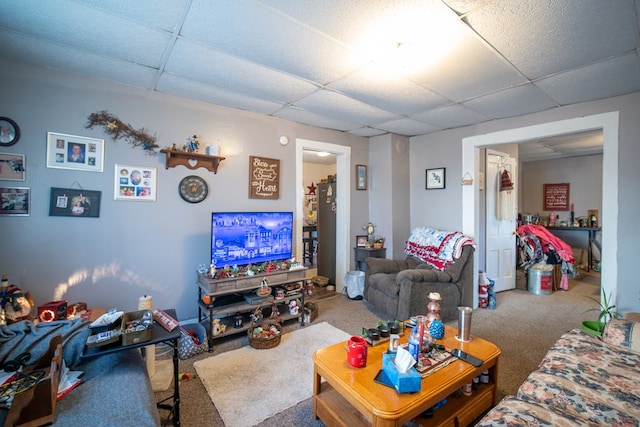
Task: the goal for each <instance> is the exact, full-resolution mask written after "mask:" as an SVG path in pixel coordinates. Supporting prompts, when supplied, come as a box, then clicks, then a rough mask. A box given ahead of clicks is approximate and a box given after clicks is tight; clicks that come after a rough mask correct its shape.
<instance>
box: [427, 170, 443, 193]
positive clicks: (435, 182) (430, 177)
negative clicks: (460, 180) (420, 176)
mask: <svg viewBox="0 0 640 427" xmlns="http://www.w3.org/2000/svg"><path fill="white" fill-rule="evenodd" d="M445 174H446V168H437V169H427V177H426V188H427V190H438V189H443V188H445V177H446V175H445Z"/></svg>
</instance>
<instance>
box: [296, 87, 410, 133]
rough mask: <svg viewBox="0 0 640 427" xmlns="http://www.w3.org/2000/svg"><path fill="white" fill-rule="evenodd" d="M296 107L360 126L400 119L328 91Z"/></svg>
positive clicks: (307, 98)
mask: <svg viewBox="0 0 640 427" xmlns="http://www.w3.org/2000/svg"><path fill="white" fill-rule="evenodd" d="M295 105H296V106H297V107H300V108H303V109H305V110H309V111H315V112H317V113H320V114H324V115H326V116H328V117H333V118H336V119H340V120H347V121H349V122H352V123H358V124H360V125H369V124H371V123H372V122H380V121H388V120H394V119H397V118H399V117H400V116H399V115H397V114H393V113H390V112H388V111H384V110H380V109H379V108H375V107H372V106H370V105H367V104H364V103H362V102H359V101H356V100H355V99H351V98H348V97H346V96H344V95H341V94H339V93H336V92H331V91H328V90H321V91H318V92H315V93H313V94H311V95H309V96H307V97H306V98H304V99H301V100H300V101H298V102H296V103H295Z"/></svg>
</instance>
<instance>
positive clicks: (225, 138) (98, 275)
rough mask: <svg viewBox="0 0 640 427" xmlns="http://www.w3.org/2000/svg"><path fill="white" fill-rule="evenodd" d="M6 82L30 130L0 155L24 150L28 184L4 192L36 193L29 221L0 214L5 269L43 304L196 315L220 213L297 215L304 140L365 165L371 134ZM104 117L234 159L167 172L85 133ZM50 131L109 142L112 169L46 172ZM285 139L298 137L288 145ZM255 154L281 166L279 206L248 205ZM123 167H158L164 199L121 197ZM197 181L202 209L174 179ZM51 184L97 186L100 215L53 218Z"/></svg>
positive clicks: (22, 70) (110, 87)
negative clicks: (198, 280) (117, 185)
mask: <svg viewBox="0 0 640 427" xmlns="http://www.w3.org/2000/svg"><path fill="white" fill-rule="evenodd" d="M0 76H1V78H0V93H2V111H1V112H0V115H2V116H8V117H11V118H12V119H14V120H15V121H16V122H17V123H18V124H19V126H20V128H21V130H22V138H21V139H20V141H19V142H18V143H17V144H16V145H14V146H12V147H3V148H2V150H0V151H2V152H7V153H20V154H25V155H26V166H27V173H26V181H24V182H18V181H0V185H2V186H5V187H29V188H31V193H32V200H31V215H30V216H29V217H0V240H1V241H2V243H3V244H2V251H1V257H0V272H2V273H6V274H8V275H9V279H10V281H11V282H12V283H15V284H16V285H18V286H19V287H21V288H22V289H24V290H25V291H26V290H29V291H31V292H32V293H33V296H34V298H35V300H36V302H37V303H44V302H46V301H50V300H53V299H62V298H63V299H67V300H69V302H77V301H84V302H87V304H89V305H90V306H102V307H105V308H110V307H118V308H119V309H122V310H132V309H136V308H137V303H138V298H139V297H140V296H142V295H145V294H148V295H151V296H152V297H153V302H154V306H156V307H160V308H163V307H164V308H170V307H175V308H176V309H177V313H178V316H179V318H180V319H187V318H194V317H195V316H196V315H197V306H196V299H197V286H196V285H195V270H196V267H197V265H198V264H199V263H206V262H208V259H209V245H210V243H209V241H210V237H209V233H210V214H211V212H212V211H233V210H289V211H294V212H295V211H296V206H295V192H296V191H298V190H299V188H300V183H296V182H295V169H296V167H295V142H294V141H295V140H296V138H305V139H309V140H314V141H323V142H328V143H333V144H339V145H348V146H351V147H352V155H351V159H352V162H353V164H356V163H360V164H366V163H367V160H368V149H367V139H365V138H361V137H356V136H353V135H348V134H346V133H342V132H335V131H329V130H324V129H319V128H314V127H310V126H304V125H299V124H296V123H293V122H288V121H285V120H280V119H275V118H272V117H268V116H265V115H261V114H255V113H249V112H244V111H240V110H233V109H229V108H223V107H217V106H212V105H207V104H203V103H199V102H193V101H188V100H185V99H180V98H177V97H172V96H167V95H163V94H158V93H152V92H148V91H143V90H139V89H135V88H131V87H126V86H121V85H116V84H111V83H107V82H101V81H96V80H89V79H85V78H81V77H77V76H74V75H70V74H62V73H58V72H55V71H48V70H43V69H38V68H33V67H30V66H26V65H23V64H15V63H4V64H3V66H2V69H0ZM100 110H108V111H109V112H111V113H112V114H115V115H116V116H118V117H119V118H120V119H121V120H122V121H124V122H126V123H130V124H131V125H132V126H133V127H134V128H136V129H139V128H142V127H144V128H146V129H147V130H148V131H149V132H150V133H152V134H155V135H156V136H157V138H158V144H159V145H160V146H161V147H168V146H170V145H171V144H172V143H174V142H176V143H179V144H181V143H182V142H184V141H185V140H186V138H188V137H189V136H190V135H193V134H196V135H198V136H199V137H200V139H201V142H204V143H205V144H206V143H207V142H208V143H217V142H219V144H220V145H221V147H222V153H221V155H222V156H225V157H226V160H223V161H222V162H221V164H220V167H219V168H218V173H217V174H213V173H211V172H209V171H207V170H205V169H202V168H200V169H196V170H189V169H187V168H185V167H183V166H178V167H176V168H171V169H165V155H164V154H160V153H158V154H157V155H155V156H149V155H147V154H145V153H144V152H143V151H142V150H141V149H140V148H132V147H131V145H129V144H127V143H126V142H124V141H121V140H120V141H116V142H114V141H112V140H111V139H110V138H109V137H108V136H107V135H106V134H105V133H104V131H103V130H102V129H100V128H94V129H86V128H85V124H86V123H87V117H88V116H89V114H91V113H93V112H96V111H100ZM47 132H59V133H66V134H71V135H81V136H88V137H94V138H104V139H105V166H104V172H103V173H95V172H80V171H72V170H63V169H49V168H47V167H46V160H45V156H46V135H47ZM280 135H287V136H288V137H289V139H290V141H292V142H291V143H290V144H289V145H287V146H286V147H282V146H280V145H279V144H278V137H279V136H280ZM250 155H260V156H266V157H272V158H278V159H280V160H281V190H280V199H279V200H255V199H249V198H248V170H249V156H250ZM116 163H126V164H131V165H141V166H152V167H156V168H157V171H158V183H157V184H158V192H157V201H156V202H153V203H152V202H125V201H114V200H113V179H114V164H116ZM351 169H352V171H353V172H352V173H355V171H354V169H355V168H353V167H352V168H351ZM192 174H194V175H200V176H202V177H204V178H205V179H206V181H207V182H208V184H209V188H210V193H209V196H208V197H207V199H206V200H205V201H204V202H202V203H200V204H195V205H194V204H189V203H186V202H184V201H182V199H181V198H180V197H179V195H178V183H179V182H180V180H181V179H182V178H183V177H185V176H187V175H192ZM352 179H353V175H352ZM51 187H62V188H71V187H73V188H79V187H82V188H84V189H88V190H96V191H101V192H102V206H101V211H100V217H99V218H70V217H50V216H49V215H48V212H49V194H50V188H51ZM358 193H361V194H354V195H353V196H354V197H352V200H351V203H352V206H351V209H352V211H354V209H357V208H358V207H360V206H367V204H368V197H369V192H358ZM355 218H356V219H355V220H354V223H353V224H351V229H352V230H356V229H357V228H358V227H361V226H362V225H361V222H362V220H363V219H364V218H366V216H364V215H361V214H358V215H356V216H355ZM352 234H354V236H355V233H352ZM352 238H353V239H354V243H355V237H352ZM296 241H297V239H296Z"/></svg>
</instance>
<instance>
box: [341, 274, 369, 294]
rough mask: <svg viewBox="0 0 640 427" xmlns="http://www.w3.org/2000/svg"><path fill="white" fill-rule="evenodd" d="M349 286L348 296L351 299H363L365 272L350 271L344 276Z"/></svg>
mask: <svg viewBox="0 0 640 427" xmlns="http://www.w3.org/2000/svg"><path fill="white" fill-rule="evenodd" d="M344 281H345V282H346V284H347V296H348V297H349V298H351V299H356V298H357V299H362V294H364V271H348V272H347V274H346V275H345V276H344Z"/></svg>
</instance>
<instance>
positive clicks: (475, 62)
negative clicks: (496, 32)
mask: <svg viewBox="0 0 640 427" xmlns="http://www.w3.org/2000/svg"><path fill="white" fill-rule="evenodd" d="M410 77H411V78H412V79H413V80H415V81H417V82H418V83H420V84H421V85H423V86H425V87H427V88H429V89H431V90H433V91H434V92H436V93H439V94H440V95H442V96H445V97H447V98H449V99H450V100H452V101H454V102H458V101H464V100H465V99H469V98H473V97H476V96H478V95H483V94H485V93H490V92H495V91H497V90H500V89H505V88H507V87H510V86H515V85H518V84H521V83H524V82H525V81H526V79H524V78H523V77H522V76H521V75H520V74H519V73H518V72H517V71H516V70H515V69H514V68H513V67H511V66H510V65H509V64H508V63H506V62H505V61H504V60H503V59H502V58H500V57H499V56H498V55H497V54H496V53H495V52H494V51H492V50H491V49H490V48H488V47H487V46H486V45H484V44H483V43H482V42H481V41H480V40H478V38H477V37H476V36H475V35H472V34H471V32H470V31H467V32H464V33H462V34H461V41H460V43H459V44H458V46H457V48H456V49H455V50H454V51H453V52H451V53H450V54H449V55H448V56H447V57H446V59H444V60H443V61H441V62H440V63H436V64H433V66H432V67H430V68H429V69H427V70H424V71H422V72H418V73H416V74H415V75H413V76H410Z"/></svg>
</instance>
